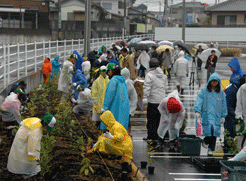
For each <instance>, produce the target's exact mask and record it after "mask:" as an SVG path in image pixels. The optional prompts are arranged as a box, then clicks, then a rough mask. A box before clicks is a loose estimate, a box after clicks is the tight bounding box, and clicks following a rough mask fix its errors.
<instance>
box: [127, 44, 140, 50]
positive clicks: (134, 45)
mask: <svg viewBox="0 0 246 181" xmlns="http://www.w3.org/2000/svg"><path fill="white" fill-rule="evenodd" d="M137 45H138V44H137V43H131V44H129V45H128V46H127V47H128V48H129V49H131V48H135V47H136V46H137Z"/></svg>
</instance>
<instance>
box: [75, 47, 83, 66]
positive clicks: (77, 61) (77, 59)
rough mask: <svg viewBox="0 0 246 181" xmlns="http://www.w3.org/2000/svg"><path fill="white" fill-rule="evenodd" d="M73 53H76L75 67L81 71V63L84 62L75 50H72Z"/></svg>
mask: <svg viewBox="0 0 246 181" xmlns="http://www.w3.org/2000/svg"><path fill="white" fill-rule="evenodd" d="M73 54H75V55H77V58H76V61H75V64H74V65H75V68H76V69H77V70H78V69H79V70H80V71H82V63H83V62H84V58H83V57H82V56H81V55H80V54H79V53H78V52H77V50H74V51H73Z"/></svg>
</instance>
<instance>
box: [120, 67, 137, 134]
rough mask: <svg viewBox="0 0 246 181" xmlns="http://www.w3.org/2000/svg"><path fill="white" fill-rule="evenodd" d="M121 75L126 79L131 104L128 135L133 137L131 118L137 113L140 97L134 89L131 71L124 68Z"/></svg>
mask: <svg viewBox="0 0 246 181" xmlns="http://www.w3.org/2000/svg"><path fill="white" fill-rule="evenodd" d="M121 75H122V76H123V77H124V78H125V79H126V85H127V93H128V98H129V103H130V112H129V125H128V133H129V135H131V121H130V117H131V116H134V114H135V111H136V109H137V102H138V95H137V92H136V89H135V87H134V84H133V81H132V80H131V79H130V71H129V70H128V69H127V68H123V69H122V70H121Z"/></svg>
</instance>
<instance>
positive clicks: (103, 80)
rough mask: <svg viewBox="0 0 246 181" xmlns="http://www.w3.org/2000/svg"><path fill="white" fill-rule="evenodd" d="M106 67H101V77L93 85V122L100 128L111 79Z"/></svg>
mask: <svg viewBox="0 0 246 181" xmlns="http://www.w3.org/2000/svg"><path fill="white" fill-rule="evenodd" d="M106 70H107V67H106V66H101V67H100V72H99V73H100V76H99V77H98V78H97V79H96V80H95V81H94V83H93V85H92V99H93V114H92V121H95V122H97V123H96V124H97V127H100V123H101V122H100V121H101V120H100V115H101V113H100V110H101V109H102V108H103V103H104V97H105V92H106V89H107V86H108V82H109V78H108V75H107V74H106V73H105V72H106Z"/></svg>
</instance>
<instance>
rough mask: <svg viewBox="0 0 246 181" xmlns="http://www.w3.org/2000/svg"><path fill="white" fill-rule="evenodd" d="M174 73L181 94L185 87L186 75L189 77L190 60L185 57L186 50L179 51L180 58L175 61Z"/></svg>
mask: <svg viewBox="0 0 246 181" xmlns="http://www.w3.org/2000/svg"><path fill="white" fill-rule="evenodd" d="M173 70H174V74H175V76H176V86H177V89H178V91H179V92H180V90H181V94H183V92H184V88H185V77H188V73H189V67H188V61H187V60H186V59H185V58H184V51H180V52H179V58H178V59H177V60H176V61H175V63H174V66H173Z"/></svg>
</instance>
